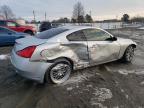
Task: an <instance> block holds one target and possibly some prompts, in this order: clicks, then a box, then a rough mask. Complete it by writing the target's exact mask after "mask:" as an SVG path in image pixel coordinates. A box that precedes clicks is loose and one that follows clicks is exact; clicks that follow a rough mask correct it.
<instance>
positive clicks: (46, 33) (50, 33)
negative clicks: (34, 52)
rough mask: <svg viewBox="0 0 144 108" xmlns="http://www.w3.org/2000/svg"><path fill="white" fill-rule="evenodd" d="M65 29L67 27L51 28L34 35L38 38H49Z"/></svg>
mask: <svg viewBox="0 0 144 108" xmlns="http://www.w3.org/2000/svg"><path fill="white" fill-rule="evenodd" d="M67 30H68V29H64V28H52V29H50V30H46V31H44V32H41V33H39V34H37V35H36V37H37V38H40V39H49V38H51V37H54V36H56V35H58V34H60V33H63V32H65V31H67Z"/></svg>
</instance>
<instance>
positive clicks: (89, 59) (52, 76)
mask: <svg viewBox="0 0 144 108" xmlns="http://www.w3.org/2000/svg"><path fill="white" fill-rule="evenodd" d="M135 48H136V43H135V42H133V41H132V40H130V39H122V38H117V37H114V36H113V35H112V34H110V33H108V32H107V31H105V30H102V29H98V28H95V27H82V26H64V27H59V28H53V29H50V30H47V31H44V32H42V33H40V34H38V35H36V36H35V37H31V36H30V37H26V38H23V39H18V40H16V44H15V46H14V48H13V50H12V53H11V62H12V64H13V65H14V67H15V68H16V69H17V71H16V72H17V73H18V74H20V75H22V76H23V77H26V78H28V79H32V80H36V81H38V82H41V83H42V82H52V83H55V84H59V83H63V82H65V81H66V80H67V79H68V78H69V76H70V74H71V72H72V71H73V70H76V69H79V68H85V67H88V66H93V65H98V64H102V63H107V62H111V61H115V60H119V59H122V60H123V61H124V62H131V61H132V60H133V56H134V49H135Z"/></svg>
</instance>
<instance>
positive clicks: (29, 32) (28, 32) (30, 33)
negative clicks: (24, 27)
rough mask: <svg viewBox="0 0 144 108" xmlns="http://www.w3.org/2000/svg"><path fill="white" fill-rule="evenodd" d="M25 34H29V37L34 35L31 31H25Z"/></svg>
mask: <svg viewBox="0 0 144 108" xmlns="http://www.w3.org/2000/svg"><path fill="white" fill-rule="evenodd" d="M25 33H27V34H29V35H31V36H32V35H34V33H33V32H32V31H25Z"/></svg>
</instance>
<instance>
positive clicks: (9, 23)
mask: <svg viewBox="0 0 144 108" xmlns="http://www.w3.org/2000/svg"><path fill="white" fill-rule="evenodd" d="M7 26H9V27H16V23H14V22H7Z"/></svg>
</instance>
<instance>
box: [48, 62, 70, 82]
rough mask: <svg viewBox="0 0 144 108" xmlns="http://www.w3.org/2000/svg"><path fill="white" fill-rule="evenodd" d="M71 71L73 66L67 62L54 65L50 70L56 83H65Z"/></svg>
mask: <svg viewBox="0 0 144 108" xmlns="http://www.w3.org/2000/svg"><path fill="white" fill-rule="evenodd" d="M70 73H71V67H70V66H69V65H68V64H65V63H59V64H57V65H56V66H54V67H53V68H52V69H51V71H50V77H51V80H52V81H53V82H54V83H57V84H58V83H63V82H65V81H66V80H67V79H68V78H69V75H70Z"/></svg>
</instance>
